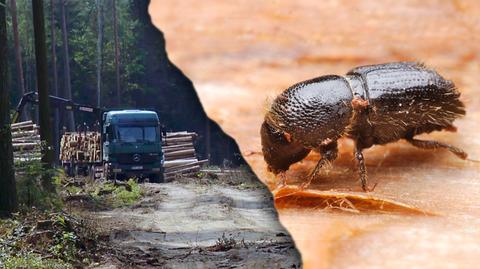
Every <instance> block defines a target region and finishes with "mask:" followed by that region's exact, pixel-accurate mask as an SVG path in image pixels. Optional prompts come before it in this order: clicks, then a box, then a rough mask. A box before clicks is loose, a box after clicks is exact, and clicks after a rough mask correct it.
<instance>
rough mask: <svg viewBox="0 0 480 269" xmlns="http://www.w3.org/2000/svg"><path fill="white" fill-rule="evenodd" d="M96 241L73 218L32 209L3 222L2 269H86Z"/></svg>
mask: <svg viewBox="0 0 480 269" xmlns="http://www.w3.org/2000/svg"><path fill="white" fill-rule="evenodd" d="M40 223H43V224H42V225H40ZM97 239H98V235H97V234H96V232H95V231H93V230H92V227H91V226H89V225H87V224H86V223H85V222H84V221H82V220H79V219H77V218H75V217H74V216H72V215H68V214H66V213H63V212H58V213H51V212H44V211H39V210H35V209H31V210H30V211H28V212H26V213H19V214H15V215H14V217H13V218H11V219H5V220H0V268H74V267H75V268H80V267H81V268H83V267H84V266H86V265H88V264H90V263H91V262H92V259H93V258H94V257H95V255H96V250H97V249H96V243H95V242H96V241H97ZM38 253H40V254H41V256H40V255H39V254H38ZM72 265H73V266H72Z"/></svg>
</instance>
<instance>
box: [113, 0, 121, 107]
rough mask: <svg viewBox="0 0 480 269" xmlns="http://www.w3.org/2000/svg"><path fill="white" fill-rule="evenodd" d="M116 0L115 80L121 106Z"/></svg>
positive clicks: (114, 21) (114, 26) (115, 6)
mask: <svg viewBox="0 0 480 269" xmlns="http://www.w3.org/2000/svg"><path fill="white" fill-rule="evenodd" d="M116 2H117V1H116V0H113V1H112V5H113V6H112V9H113V35H114V43H115V82H116V100H115V101H116V105H117V107H119V106H120V48H119V44H118V20H117V4H116Z"/></svg>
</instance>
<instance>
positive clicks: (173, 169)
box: [165, 160, 208, 173]
mask: <svg viewBox="0 0 480 269" xmlns="http://www.w3.org/2000/svg"><path fill="white" fill-rule="evenodd" d="M207 162H208V160H202V161H196V162H189V163H185V164H181V165H176V166H171V167H168V168H167V167H165V173H172V172H178V171H180V170H182V169H184V168H189V167H195V166H199V165H201V164H204V163H207Z"/></svg>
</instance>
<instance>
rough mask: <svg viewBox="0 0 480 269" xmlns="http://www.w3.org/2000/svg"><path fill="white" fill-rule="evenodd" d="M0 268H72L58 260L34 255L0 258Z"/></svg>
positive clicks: (26, 254) (25, 254)
mask: <svg viewBox="0 0 480 269" xmlns="http://www.w3.org/2000/svg"><path fill="white" fill-rule="evenodd" d="M0 267H1V268H5V269H14V268H15V269H16V268H29V269H57V268H58V269H63V268H65V269H68V268H74V267H73V266H72V265H70V264H68V263H65V262H64V261H62V260H60V259H45V258H44V257H42V256H40V255H38V254H35V253H31V252H29V253H24V254H20V255H18V254H17V255H7V256H6V257H3V256H0Z"/></svg>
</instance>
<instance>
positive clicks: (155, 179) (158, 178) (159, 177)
mask: <svg viewBox="0 0 480 269" xmlns="http://www.w3.org/2000/svg"><path fill="white" fill-rule="evenodd" d="M149 179H150V182H151V183H164V182H165V181H164V178H163V173H162V172H160V173H155V174H151V175H150V178H149Z"/></svg>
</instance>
